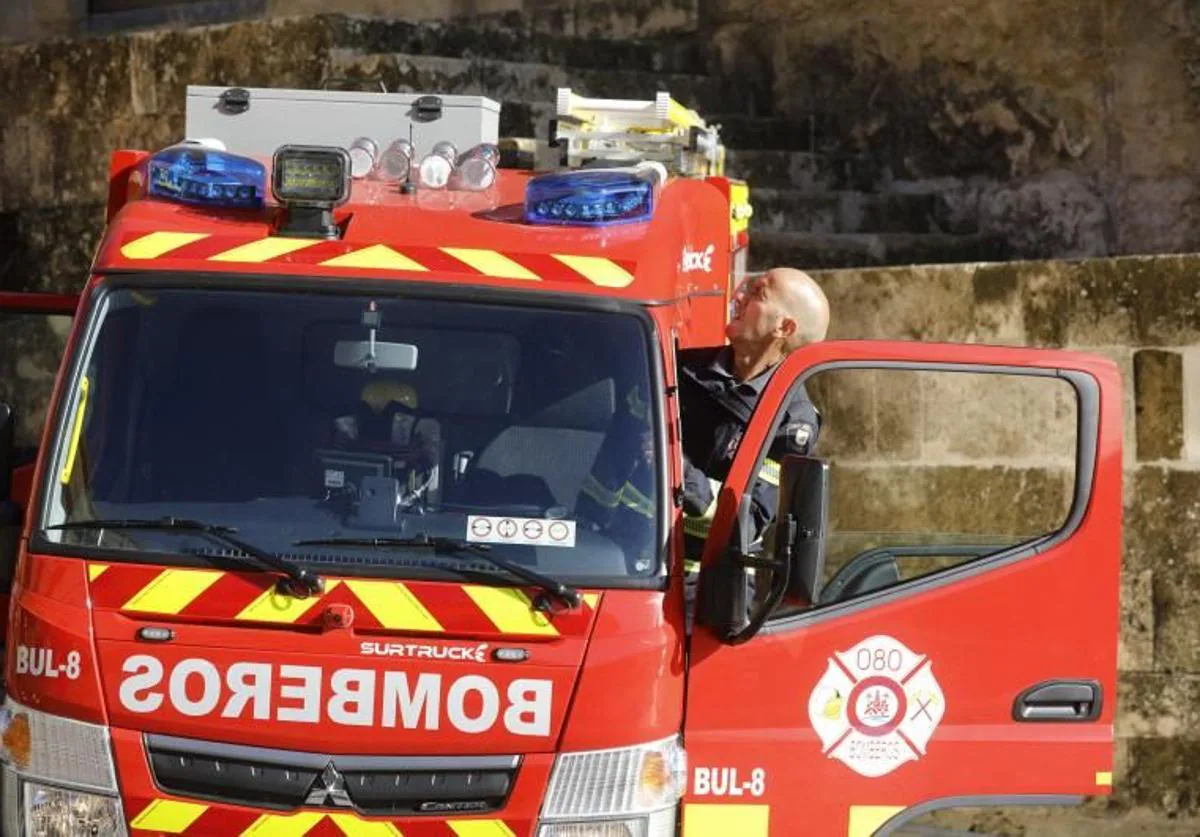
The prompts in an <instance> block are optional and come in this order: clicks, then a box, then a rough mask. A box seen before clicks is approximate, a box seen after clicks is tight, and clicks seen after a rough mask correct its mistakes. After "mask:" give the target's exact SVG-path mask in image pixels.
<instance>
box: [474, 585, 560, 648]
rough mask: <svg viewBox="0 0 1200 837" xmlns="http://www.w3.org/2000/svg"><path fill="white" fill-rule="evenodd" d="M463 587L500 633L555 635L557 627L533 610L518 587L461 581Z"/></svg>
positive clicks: (527, 598) (531, 604)
mask: <svg viewBox="0 0 1200 837" xmlns="http://www.w3.org/2000/svg"><path fill="white" fill-rule="evenodd" d="M463 590H464V591H465V592H466V594H467V595H468V596H470V597H471V599H472V600H473V601H474V602H475V604H477V605H478V606H479V609H480V610H482V611H483V613H484V615H485V616H487V618H488V619H490V620H492V624H493V625H495V626H496V628H497V629H498V630H500V631H501V632H503V633H506V634H540V635H543V636H558V629H557V628H555V627H554V625H552V624H550V620H549V619H547V618H546V614H544V613H541V612H539V611H536V610H534V609H533V603H532V602H530V601H529V597H528V596H526V595H525V594H524V593H523V592H521V591H520V590H516V589H514V588H512V587H482V586H479V585H476V584H464V585H463Z"/></svg>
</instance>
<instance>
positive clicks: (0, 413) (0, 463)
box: [0, 402, 17, 503]
mask: <svg viewBox="0 0 1200 837" xmlns="http://www.w3.org/2000/svg"><path fill="white" fill-rule="evenodd" d="M16 423H17V422H16V420H15V419H14V418H13V409H12V407H10V406H9V405H8V404H5V403H3V402H0V503H2V502H4V501H6V500H11V499H12V474H13V469H14V468H16V466H17V461H16V453H17V449H16V442H15V440H14V428H15V426H16Z"/></svg>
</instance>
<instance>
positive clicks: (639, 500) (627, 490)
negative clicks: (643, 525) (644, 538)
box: [619, 482, 654, 518]
mask: <svg viewBox="0 0 1200 837" xmlns="http://www.w3.org/2000/svg"><path fill="white" fill-rule="evenodd" d="M619 500H620V503H621V505H623V506H625V507H626V508H628V509H631V510H633V511H635V512H637V513H638V514H640V515H642V517H649V518H653V517H654V502H653V501H652V500H651V499H650V498H649V497H647V496H646V495H645V494H643V493H642V492H641V491H639V490H638V489H637V488H636V487H635V486H634V485H633V483H630V482H626V483H625V484H624V485H623V486H621V492H620V497H619Z"/></svg>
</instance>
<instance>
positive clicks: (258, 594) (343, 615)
mask: <svg viewBox="0 0 1200 837" xmlns="http://www.w3.org/2000/svg"><path fill="white" fill-rule="evenodd" d="M188 98H189V102H188V125H187V133H186V136H187V137H188V139H187V140H185V141H183V142H181V143H179V144H177V145H174V146H171V147H170V148H166V149H163V150H161V151H158V152H154V153H150V152H143V151H118V152H116V153H114V154H113V156H112V160H111V166H110V199H109V205H108V223H107V227H106V230H105V233H104V236H103V240H102V242H101V244H100V246H99V248H98V251H97V253H96V255H95V259H94V263H93V265H92V268H91V273H90V276H89V278H88V281H87V284H86V288H85V290H84V291H83V293H82V295H81V296H80V297H79V298H78V300H77V301H76V300H75V299H73V298H64V297H36V296H26V295H4V296H0V308H2V309H3V312H2V313H3V314H4V316H7V317H9V318H10V319H9V321H10V322H11V321H12V319H11V318H12V317H14V316H15V315H16V314H17V313H20V312H27V313H31V314H37V315H55V314H59V315H65V314H72V315H73V316H74V324H73V326H72V328H71V330H70V333H69V339H67V340H66V346H65V353H64V355H63V359H62V361H61V367H60V369H59V371H58V375H57V380H56V383H55V385H54V390H53V396H52V398H51V400H50V406H49V412H48V418H47V420H46V421H45V425H44V428H45V429H44V433H43V435H42V437H41V439H40V442H39V444H38V445H37V447H38V452H37V456H36V459H32V458H31V455H32V454H31V452H30V451H28V450H25V448H28V445H26V446H25V447H24V448H23V447H22V446H20V445H16V446H14V443H13V440H12V438H13V432H14V431H13V428H14V426H15V425H16V423H17V421H18V419H19V418H20V417H21V415H22V410H32V409H34V408H35V406H36V405H30V404H22V403H21V400H20V394H21V392H22V391H21V390H13V389H11V388H10V389H8V390H5V391H9V392H16V397H15V398H14V400H15V401H16V403H14V404H12V405H6V406H5V407H4V408H3V409H0V478H2V479H0V499H3V500H4V503H3V504H0V511H2V516H0V532H3V533H5V538H4V539H0V558H2V559H3V566H4V571H3V573H0V575H2V576H3V578H4V580H5V582H6V585H7V586H8V588H9V589H8V590H7V591H6V592H7V593H8V594H9V595H10V596H11V599H10V607H9V612H10V615H9V621H8V627H7V636H6V662H5V688H6V697H5V703H4V708H3V711H2V713H0V730H2V734H0V741H2V745H3V746H2V754H3V797H2V800H3V801H2V803H0V805H2V814H3V833H4V834H5V835H83V834H87V835H93V834H105V835H107V834H130V835H149V834H170V835H175V834H183V835H197V834H201V835H210V834H211V835H219V834H230V835H254V837H265V836H267V835H269V836H270V837H276V836H278V835H339V834H345V835H351V836H352V837H359V836H360V835H362V836H363V837H374V836H375V835H394V836H395V835H404V837H433V835H446V837H449V836H450V835H458V837H513V835H538V837H665V836H666V835H675V834H682V835H684V837H765V836H766V835H772V837H774V836H775V835H838V837H841V835H854V836H855V837H858V836H859V835H868V834H880V835H884V834H892V833H894V832H895V831H896V830H897V829H898V828H901V827H902V826H903V825H904V824H905V823H907V822H911V821H912V820H913V819H914V818H916V817H919V816H922V815H923V814H925V813H927V812H929V811H934V810H938V809H943V808H952V807H961V806H974V805H987V806H993V805H1005V806H1006V805H1018V804H1034V805H1042V804H1059V803H1070V802H1072V801H1078V800H1080V799H1082V798H1083V797H1085V796H1088V795H1096V794H1106V793H1108V792H1109V791H1110V787H1111V784H1112V769H1113V767H1112V758H1113V712H1114V707H1115V685H1116V644H1117V629H1118V574H1119V549H1120V542H1121V460H1122V448H1121V435H1122V434H1121V429H1122V412H1121V410H1122V407H1121V404H1122V400H1121V382H1120V378H1119V375H1118V372H1117V369H1116V367H1115V365H1114V364H1113V363H1112V362H1110V361H1109V360H1107V359H1104V358H1100V357H1095V356H1090V355H1084V354H1079V353H1073V352H1066V351H1043V350H1035V349H1026V348H1014V347H994V346H983V345H957V344H955V345H951V344H929V343H921V342H873V341H828V342H824V343H817V344H813V345H810V346H807V347H805V348H803V349H801V350H798V351H796V352H795V353H793V354H792V355H791V356H789V358H788V359H787V360H786V361H785V362H784V363H783V364H782V365H781V366H780V367H779V368H778V370H777V371H776V372H775V373H774V375H773V377H772V378H771V380H770V382H769V384H768V385H767V387H766V389H765V391H764V392H763V394H762V397H761V400H760V402H759V405H758V407H757V410H756V412H755V413H754V415H753V416H752V417H751V420H750V422H749V425H748V427H747V429H746V432H745V435H744V437H743V438H742V440H741V442H740V444H739V446H738V448H737V452H736V458H735V460H734V464H733V466H732V470H731V471H730V473H729V474H728V477H727V478H726V479H725V481H724V483H723V484H722V486H721V489H720V496H719V502H718V505H717V508H716V511H715V515H714V516H713V517H712V519H711V527H710V530H709V534H708V539H707V545H706V552H705V554H704V556H703V559H702V561H701V568H700V571H699V578H698V588H699V596H698V598H697V600H696V603H695V604H694V613H692V612H691V610H690V608H691V607H693V605H690V604H689V600H688V598H687V597H685V577H684V576H685V573H684V561H683V551H682V542H683V522H682V521H683V517H682V514H683V512H682V510H681V502H680V494H681V492H680V486H681V473H682V464H681V453H680V433H681V429H680V424H679V404H678V400H679V390H678V381H677V378H676V362H675V360H676V353H677V351H679V350H682V349H686V348H691V347H697V346H713V345H720V344H721V343H723V342H724V339H725V337H724V327H725V324H726V322H727V320H728V316H729V310H730V302H731V298H732V295H733V294H734V293H735V291H736V287H737V284H738V283H739V282H740V280H741V278H742V276H743V274H744V273H745V264H746V261H745V258H746V248H747V246H748V243H749V242H748V237H747V219H748V217H749V206H748V197H747V195H748V192H747V189H746V186H745V184H744V183H742V182H739V181H736V180H733V179H730V178H728V177H726V176H724V151H723V149H722V147H721V144H720V141H719V134H718V131H717V129H716V128H714V127H712V126H709V125H708V124H707V123H705V122H704V120H703V119H702V118H700V117H699V116H698V115H697V114H695V113H694V112H692V111H690V110H688V109H687V108H685V107H683V106H681V105H680V104H679V103H677V102H676V101H674V100H672V99H671V98H670V97H669V96H668V95H666V94H660V95H658V96H657V97H656V98H655V99H653V100H646V101H641V100H602V99H587V98H583V97H581V96H579V95H578V94H576V93H573V92H571V91H569V90H563V91H560V95H559V101H558V102H557V108H556V118H555V120H554V121H553V122H552V125H551V133H550V137H551V139H552V141H551V142H549V143H548V144H546V145H544V146H543V147H540V148H535V149H534V151H533V152H532V153H531V154H526V153H525V151H524V150H523V146H520V145H519V144H508V143H503V142H499V140H498V138H497V136H496V113H497V111H498V106H496V105H495V103H494V102H489V101H488V100H486V99H478V98H472V97H451V96H445V97H442V96H433V95H428V96H413V95H408V94H392V93H372V94H365V93H364V94H359V93H354V92H348V91H319V92H312V91H279V90H265V89H243V88H232V89H215V88H200V87H198V88H189V91H188ZM835 313H836V312H835ZM829 370H884V371H887V370H902V371H919V372H922V373H928V374H930V375H947V376H949V375H962V374H974V375H978V376H983V377H989V378H990V377H994V376H1000V377H1012V378H1020V379H1032V380H1041V381H1047V382H1050V383H1053V384H1055V385H1059V386H1062V387H1065V388H1066V390H1067V391H1068V392H1069V393H1070V398H1069V399H1068V401H1067V402H1065V403H1068V404H1069V406H1071V407H1073V408H1074V409H1075V411H1076V414H1077V417H1078V418H1077V421H1076V422H1075V423H1074V425H1072V427H1071V429H1073V430H1074V433H1075V437H1076V438H1075V449H1074V459H1073V464H1074V466H1075V467H1074V477H1073V482H1071V483H1070V484H1069V486H1068V489H1069V490H1068V499H1069V502H1068V506H1067V511H1066V514H1065V515H1064V518H1063V520H1062V521H1061V525H1060V526H1058V527H1057V528H1055V529H1054V530H1052V531H1047V532H1045V533H1043V534H1042V535H1040V536H1038V537H1034V538H1026V539H1018V540H1015V541H1008V542H1005V543H1002V544H999V545H995V544H993V545H992V546H991V547H987V548H975V550H974V551H973V552H971V555H970V558H971V560H970V561H965V562H961V563H955V564H953V565H945V566H942V567H941V568H940V569H939V570H938V571H936V572H930V573H928V574H925V575H922V576H920V577H919V578H916V579H915V580H905V579H906V576H905V575H904V573H903V572H900V571H899V570H898V569H897V568H898V566H900V565H901V564H902V563H903V559H904V556H905V555H908V554H916V553H919V552H921V550H922V549H926V550H928V549H929V546H928V544H925V545H924V546H921V545H910V547H906V548H901V547H897V546H894V545H893V546H892V547H889V548H886V549H880V548H864V549H863V550H862V552H861V554H858V555H855V556H852V559H851V560H850V561H849V562H848V563H847V564H846V565H845V566H843V567H842V568H841V569H839V571H838V573H837V574H836V575H835V576H834V578H833V579H832V580H830V579H828V578H827V577H826V575H825V572H824V568H823V566H822V564H823V561H824V559H825V557H826V550H827V546H828V544H827V541H828V538H827V534H828V527H829V516H828V511H827V507H828V502H827V500H828V494H829V491H830V479H831V476H830V474H831V472H830V469H829V466H828V463H827V462H826V461H824V460H822V459H820V458H818V457H805V456H789V457H786V458H785V459H784V461H783V462H782V467H781V469H780V471H779V473H778V474H777V476H776V479H777V480H778V484H779V498H780V499H779V508H778V509H777V513H776V516H775V524H774V529H773V533H774V534H773V536H772V537H771V538H768V539H764V540H759V541H755V540H754V536H753V535H752V533H751V528H752V527H751V526H750V525H749V514H750V512H749V502H748V499H747V498H748V495H749V492H750V490H751V488H752V486H753V482H754V480H755V479H759V478H763V477H761V476H760V475H761V474H762V473H763V467H762V466H763V464H764V462H765V459H766V456H767V440H769V439H770V438H772V437H773V436H774V433H775V430H776V427H775V426H776V424H777V423H778V422H780V421H781V416H782V415H783V408H784V405H786V404H787V403H788V398H789V393H791V392H793V390H794V388H795V387H797V386H800V385H803V384H804V382H806V381H809V380H811V379H812V377H813V376H814V375H815V374H817V373H820V372H824V371H829ZM684 432H686V428H685V429H684ZM22 450H24V451H25V452H24V453H21V451H22ZM817 452H818V453H819V452H820V445H819V444H818V448H817ZM622 468H624V471H621V473H623V474H625V475H626V476H627V477H628V479H627V482H626V485H627V486H629V490H628V491H623V492H621V493H620V494H619V495H618V496H617V500H616V502H614V503H612V504H611V506H610V507H606V506H605V504H604V503H592V504H591V506H588V505H587V504H586V503H584V502H583V500H582V498H583V497H584V496H585V495H586V494H587V491H586V486H587V484H588V481H589V479H592V478H594V477H595V475H596V474H597V472H598V469H607V470H605V472H606V473H608V472H611V471H612V470H613V469H616V470H618V471H620V469H622ZM10 474H11V475H14V476H13V478H11V479H10ZM626 476H622V477H621V478H622V479H625V478H626ZM916 502H918V503H919V502H920V501H919V500H918V501H916ZM1009 502H1010V499H1008V498H1006V497H1004V496H1003V495H1002V494H989V495H988V496H981V497H979V498H976V503H977V504H982V505H984V506H986V505H987V504H999V505H1004V504H1006V503H1009ZM905 549H908V552H905ZM943 551H946V550H943ZM750 579H753V580H754V585H753V591H752V594H751V593H748V592H747V591H748V589H750V588H749V580H750Z"/></svg>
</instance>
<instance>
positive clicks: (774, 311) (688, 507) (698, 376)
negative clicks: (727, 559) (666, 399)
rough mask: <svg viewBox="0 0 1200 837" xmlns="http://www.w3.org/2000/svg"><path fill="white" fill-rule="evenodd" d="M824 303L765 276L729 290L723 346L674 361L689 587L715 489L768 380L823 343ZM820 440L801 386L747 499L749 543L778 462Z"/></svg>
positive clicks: (774, 488) (759, 529)
mask: <svg viewBox="0 0 1200 837" xmlns="http://www.w3.org/2000/svg"><path fill="white" fill-rule="evenodd" d="M828 327H829V302H828V300H827V299H826V298H825V294H824V293H823V292H822V291H821V289H820V287H819V286H818V285H817V283H816V282H814V281H813V279H812V277H810V276H809V275H808V274H806V273H804V272H803V271H800V270H796V269H794V268H774V269H772V270H769V271H767V272H766V273H764V274H761V275H757V276H751V277H749V278H747V279H746V280H745V281H744V282H743V283H742V285H741V286H740V287H739V288H738V290H737V293H736V295H735V297H734V301H733V311H732V315H731V317H730V322H729V324H728V325H727V326H726V327H725V335H726V337H727V338H728V339H729V345H728V346H723V347H720V348H702V349H689V350H685V351H683V352H681V353H680V356H679V387H680V389H679V394H680V413H681V415H680V422H681V433H682V435H683V440H682V441H683V454H684V462H683V465H684V491H683V512H684V532H685V535H686V538H685V543H686V548H685V552H686V558H687V561H686V563H685V570H686V572H687V574H688V576H689V580H690V579H693V578H694V575H695V572H696V571H697V570H698V569H699V560H700V554H701V551H702V550H703V547H704V539H705V538H706V537H707V536H708V528H709V526H710V525H711V523H712V516H713V512H714V511H715V509H716V505H717V495H718V493H719V490H720V485H721V482H722V481H723V480H724V479H725V477H726V475H727V474H728V473H729V466H730V464H731V463H732V462H733V456H734V453H735V452H736V451H737V447H738V443H739V442H740V441H741V438H742V434H743V433H744V432H745V429H746V426H747V424H748V423H749V421H750V414H751V413H752V412H753V411H754V408H755V406H756V405H757V404H758V399H759V398H760V397H761V395H762V392H763V390H764V389H765V388H766V386H767V382H768V381H769V380H770V378H771V375H772V374H774V372H775V370H776V369H777V368H778V367H779V364H780V363H781V362H782V361H783V359H784V358H785V357H786V356H787V355H788V353H789V352H792V351H794V350H795V349H798V348H800V347H801V346H803V345H805V344H808V343H813V342H816V341H818V340H823V339H824V338H825V334H826V332H827V330H828ZM819 432H820V415H819V414H818V412H817V409H816V407H815V406H814V405H813V403H812V401H810V400H809V398H808V395H807V393H806V392H805V391H804V388H803V387H802V386H798V387H797V388H796V389H795V391H794V392H793V393H792V394H791V400H790V401H789V402H788V404H787V407H786V414H785V415H784V417H783V421H782V422H781V423H780V425H779V429H778V431H777V432H776V436H775V438H774V439H773V440H772V442H771V447H770V450H769V452H768V455H767V459H766V461H765V463H764V466H763V468H762V469H761V470H760V472H759V474H758V479H757V480H756V482H755V486H754V490H753V493H752V500H753V509H752V520H753V525H754V527H755V538H757V537H761V536H762V535H763V534H764V532H765V531H766V529H767V527H768V526H769V525H770V523H771V520H772V519H773V517H774V514H775V505H776V498H777V496H778V485H779V464H778V463H779V461H780V459H781V458H782V457H783V455H784V454H787V453H794V454H808V453H809V452H810V451H811V450H812V449H813V447H814V445H815V444H816V441H817V436H818V434H819Z"/></svg>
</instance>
